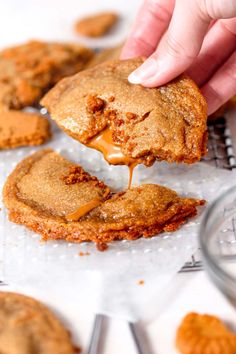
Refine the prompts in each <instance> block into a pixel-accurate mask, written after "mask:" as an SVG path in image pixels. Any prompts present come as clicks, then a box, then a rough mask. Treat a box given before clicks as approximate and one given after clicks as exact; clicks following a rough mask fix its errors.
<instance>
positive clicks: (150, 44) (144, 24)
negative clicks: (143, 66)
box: [121, 0, 175, 59]
mask: <svg viewBox="0 0 236 354" xmlns="http://www.w3.org/2000/svg"><path fill="white" fill-rule="evenodd" d="M174 3H175V0H145V1H144V3H143V5H142V6H141V8H140V10H139V12H138V15H137V18H136V20H135V23H134V26H133V28H132V30H131V33H130V35H129V37H128V39H127V41H126V43H125V45H124V47H123V50H122V53H121V58H122V59H128V58H134V57H137V56H144V57H148V56H149V55H151V54H152V53H153V52H154V50H155V49H156V47H157V44H158V42H159V40H160V38H161V37H162V35H163V33H164V32H165V31H166V29H167V27H168V25H169V22H170V19H171V15H172V11H173V8H174Z"/></svg>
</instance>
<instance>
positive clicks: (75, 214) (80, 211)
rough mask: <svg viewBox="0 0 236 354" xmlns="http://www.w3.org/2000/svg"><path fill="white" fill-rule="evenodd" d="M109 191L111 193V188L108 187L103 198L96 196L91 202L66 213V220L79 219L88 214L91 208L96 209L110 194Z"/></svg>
mask: <svg viewBox="0 0 236 354" xmlns="http://www.w3.org/2000/svg"><path fill="white" fill-rule="evenodd" d="M109 193H110V189H109V188H106V190H105V192H104V194H103V197H102V198H94V199H92V200H90V202H88V203H86V204H84V205H81V206H80V207H79V208H78V209H77V210H76V211H74V212H73V213H71V214H68V215H66V220H68V221H78V220H79V219H80V218H82V216H84V215H86V214H88V213H89V212H90V211H91V210H93V209H95V208H96V207H98V206H99V205H100V204H102V202H103V201H104V200H105V198H106V197H107V196H108V194H109Z"/></svg>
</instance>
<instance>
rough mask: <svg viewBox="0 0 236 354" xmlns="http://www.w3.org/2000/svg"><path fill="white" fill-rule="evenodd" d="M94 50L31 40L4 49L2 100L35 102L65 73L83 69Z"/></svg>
mask: <svg viewBox="0 0 236 354" xmlns="http://www.w3.org/2000/svg"><path fill="white" fill-rule="evenodd" d="M92 56H93V52H92V51H91V50H90V49H88V48H85V47H83V46H81V45H78V44H66V43H46V42H39V41H30V42H27V43H25V44H22V45H18V46H15V47H11V48H7V49H5V50H2V51H1V52H0V103H1V104H2V105H5V106H6V107H8V108H16V109H19V108H22V107H26V106H29V105H35V104H37V103H38V102H39V99H40V98H41V97H42V96H43V94H44V93H45V92H46V91H47V90H48V89H50V88H51V87H52V86H53V85H54V84H55V83H56V82H58V81H59V80H60V79H61V78H63V77H65V76H69V75H72V74H75V73H76V72H78V71H79V70H82V69H83V68H84V66H85V64H86V63H87V62H88V61H89V60H90V59H91V58H92Z"/></svg>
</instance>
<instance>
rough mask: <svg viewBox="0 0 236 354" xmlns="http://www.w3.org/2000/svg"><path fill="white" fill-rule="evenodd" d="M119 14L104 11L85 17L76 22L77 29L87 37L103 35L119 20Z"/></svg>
mask: <svg viewBox="0 0 236 354" xmlns="http://www.w3.org/2000/svg"><path fill="white" fill-rule="evenodd" d="M117 20H118V15H117V14H116V13H114V12H102V13H99V14H95V15H93V16H88V17H85V18H83V19H81V20H79V21H77V22H76V23H75V31H76V32H77V33H78V34H80V35H82V36H87V37H101V36H103V35H104V34H106V33H107V32H108V31H109V30H110V29H111V28H112V27H113V26H114V24H115V23H116V22H117Z"/></svg>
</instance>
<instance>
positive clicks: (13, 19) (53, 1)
mask: <svg viewBox="0 0 236 354" xmlns="http://www.w3.org/2000/svg"><path fill="white" fill-rule="evenodd" d="M140 3H141V1H140V0H136V1H135V0H118V1H117V0H116V1H114V0H94V1H92V0H77V1H76V0H23V1H20V0H7V1H6V0H0V47H4V46H8V45H11V44H15V43H18V42H22V41H25V40H27V39H37V38H38V39H50V40H62V41H65V40H70V41H78V42H81V41H84V42H85V43H86V44H88V45H90V46H95V47H101V46H105V47H106V46H112V45H115V44H117V43H119V42H121V41H122V40H123V39H124V38H125V36H126V34H127V31H128V28H129V26H130V24H131V23H132V19H133V17H134V15H135V12H136V10H137V7H138V5H139V4H140ZM102 9H106V10H107V9H108V10H110V9H115V10H116V11H118V12H119V13H120V14H121V15H122V21H121V22H120V24H119V25H118V26H117V28H116V30H115V31H113V33H111V34H110V35H108V36H106V37H105V38H103V39H102V40H84V39H81V38H79V37H78V36H76V35H75V34H74V32H73V26H72V25H73V22H74V21H75V20H76V19H77V18H79V17H80V16H81V17H82V16H83V15H85V14H88V13H91V12H96V11H97V10H102ZM144 286H145V285H144ZM6 289H8V290H17V291H21V292H24V293H28V294H32V295H34V296H35V297H36V298H38V299H41V300H42V301H44V302H45V303H46V304H48V305H49V306H51V307H52V308H53V309H55V311H56V312H57V313H58V314H59V316H61V318H62V319H63V320H64V321H65V323H66V325H67V326H68V328H70V329H71V331H72V334H73V336H74V338H75V340H76V341H78V343H80V344H81V345H82V347H83V349H84V350H85V349H86V346H87V344H88V340H89V335H90V330H91V326H92V321H93V317H94V315H93V313H92V312H91V310H90V308H89V307H87V306H86V303H84V302H81V301H80V294H78V301H77V303H76V304H75V303H71V302H70V301H69V297H68V298H65V297H61V296H60V291H59V290H58V291H57V292H56V293H55V292H54V293H52V292H50V289H41V291H38V290H37V291H34V289H33V288H27V289H22V288H21V289H19V288H17V287H13V286H12V285H10V286H5V287H2V290H6ZM168 294H169V295H168ZM168 294H167V293H164V294H163V298H162V299H156V303H153V307H154V308H155V307H156V306H157V304H158V303H159V301H160V300H161V301H163V299H165V301H164V303H163V307H162V308H163V311H162V314H160V315H159V317H158V318H156V320H155V321H154V322H152V323H149V324H146V325H145V331H146V333H147V338H148V341H149V343H150V346H151V348H149V349H151V350H150V353H153V354H156V353H159V354H162V353H163V354H169V353H175V350H174V336H175V330H176V326H177V324H178V323H179V321H180V319H181V318H182V317H183V316H184V315H185V314H186V313H187V312H189V311H199V312H207V313H214V314H218V315H220V316H221V317H222V318H223V319H224V320H231V319H233V318H234V317H235V316H234V315H235V313H234V310H233V309H232V308H231V306H230V305H229V304H228V303H227V302H226V301H225V300H224V299H223V297H222V296H221V295H220V294H219V292H218V291H217V290H216V289H215V288H214V287H213V285H211V283H210V282H209V281H208V280H207V278H206V276H205V274H204V273H203V272H199V273H189V274H181V275H177V276H176V279H175V280H174V281H173V282H172V285H171V288H170V289H169V291H168ZM235 324H236V321H235ZM102 352H104V353H105V354H120V353H125V354H135V353H136V351H135V348H134V346H133V342H132V339H131V337H130V333H129V331H128V327H127V324H126V323H125V322H122V321H119V320H114V321H112V322H109V326H108V329H107V332H106V333H105V332H104V348H103V351H102V350H101V353H100V354H102ZM147 353H149V352H148V351H147Z"/></svg>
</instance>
